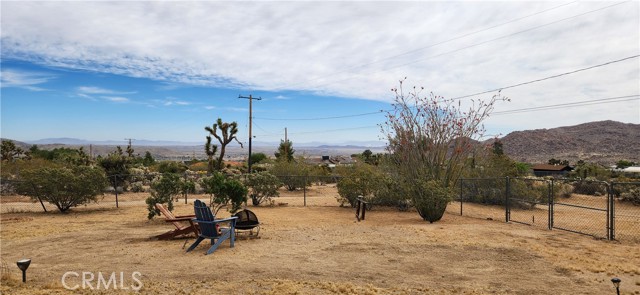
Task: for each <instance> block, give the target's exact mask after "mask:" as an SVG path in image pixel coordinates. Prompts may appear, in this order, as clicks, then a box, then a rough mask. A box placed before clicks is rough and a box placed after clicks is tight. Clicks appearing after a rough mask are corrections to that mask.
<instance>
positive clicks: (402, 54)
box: [280, 1, 578, 88]
mask: <svg viewBox="0 0 640 295" xmlns="http://www.w3.org/2000/svg"><path fill="white" fill-rule="evenodd" d="M576 2H578V1H572V2H569V3H565V4H562V5H558V6H554V7H552V8H549V9H545V10H542V11H538V12H536V13H533V14H529V15H525V16H522V17H518V18H515V19H512V20H509V21H506V22H503V23H500V24H497V25H493V26H489V27H486V28H483V29H480V30H476V31H473V32H470V33H466V34H463V35H458V36H456V37H453V38H451V39H447V40H444V41H441V42H438V43H434V44H430V45H427V46H423V47H419V48H416V49H412V50H409V51H405V52H402V53H399V54H396V55H392V56H388V57H383V58H380V59H377V60H374V61H371V62H368V63H364V64H361V65H355V66H351V67H348V68H346V69H343V70H340V71H337V72H334V73H332V74H330V75H325V76H320V77H316V78H313V79H310V80H307V81H305V82H301V83H296V84H293V85H290V86H289V87H292V86H296V85H302V84H305V83H308V82H311V81H316V80H319V79H322V78H326V77H332V76H335V75H337V74H341V73H344V72H348V71H350V70H353V69H357V68H363V67H366V66H370V65H373V64H377V63H380V62H382V61H385V60H390V59H394V58H397V57H400V56H404V55H408V54H411V53H415V52H419V51H422V50H425V49H429V48H432V47H435V46H438V45H442V44H445V43H449V42H451V41H455V40H458V39H462V38H464V37H468V36H471V35H475V34H478V33H482V32H485V31H488V30H491V29H495V28H497V27H501V26H504V25H507V24H510V23H514V22H517V21H520V20H523V19H525V18H529V17H532V16H536V15H539V14H542V13H545V12H548V11H551V10H555V9H558V8H560V7H564V6H567V5H570V4H573V3H576ZM280 88H283V87H280Z"/></svg>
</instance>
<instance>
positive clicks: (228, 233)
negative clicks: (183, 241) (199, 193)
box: [187, 200, 238, 255]
mask: <svg viewBox="0 0 640 295" xmlns="http://www.w3.org/2000/svg"><path fill="white" fill-rule="evenodd" d="M193 208H194V210H195V213H196V218H194V219H193V221H194V222H197V223H198V225H199V226H200V234H199V235H198V239H197V240H196V241H195V242H194V243H193V245H191V247H189V249H187V252H190V251H191V250H193V249H195V248H196V247H197V246H198V244H200V242H202V241H203V240H204V239H210V240H211V247H210V248H209V250H208V251H207V254H206V255H209V254H211V253H213V251H215V250H216V249H218V247H219V246H220V244H222V242H224V241H225V240H227V239H228V240H229V242H230V243H231V248H233V246H234V242H235V239H236V235H235V227H236V220H237V219H238V217H235V216H234V217H229V218H225V219H215V216H214V215H213V213H211V209H209V207H208V206H207V205H206V204H205V203H204V202H202V201H200V200H196V201H195V202H194V203H193ZM220 223H229V225H230V227H228V228H223V227H220V228H218V226H217V225H218V224H220Z"/></svg>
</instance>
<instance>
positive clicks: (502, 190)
mask: <svg viewBox="0 0 640 295" xmlns="http://www.w3.org/2000/svg"><path fill="white" fill-rule="evenodd" d="M461 193H462V196H463V197H462V199H463V202H472V203H479V204H486V205H504V204H505V195H506V183H505V179H504V178H489V179H478V180H463V184H462V192H461Z"/></svg>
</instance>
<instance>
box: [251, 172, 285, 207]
mask: <svg viewBox="0 0 640 295" xmlns="http://www.w3.org/2000/svg"><path fill="white" fill-rule="evenodd" d="M246 184H247V186H248V187H249V188H250V189H251V192H250V193H249V196H250V197H251V202H252V204H253V205H254V206H259V205H260V204H261V203H263V202H268V203H273V198H275V197H279V196H280V193H279V192H278V189H279V188H280V187H281V186H282V182H281V181H280V179H278V177H276V176H275V175H273V174H271V173H269V172H266V171H265V172H259V173H254V174H250V175H248V176H247V181H246Z"/></svg>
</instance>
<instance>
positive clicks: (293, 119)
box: [256, 55, 640, 121]
mask: <svg viewBox="0 0 640 295" xmlns="http://www.w3.org/2000/svg"><path fill="white" fill-rule="evenodd" d="M639 56H640V55H634V56H629V57H625V58H622V59H618V60H613V61H608V62H605V63H602V64H598V65H593V66H589V67H586V68H581V69H577V70H573V71H570V72H565V73H561V74H557V75H553V76H548V77H544V78H540V79H536V80H531V81H527V82H522V83H518V84H515V85H510V86H505V87H501V88H496V89H492V90H487V91H483V92H478V93H474V94H468V95H464V96H458V97H454V98H452V100H458V99H462V98H467V97H471V96H476V95H480V94H486V93H491V92H496V91H499V90H504V89H510V88H515V87H519V86H523V85H528V84H533V83H536V82H541V81H545V80H550V79H554V78H559V77H562V76H567V75H570V74H575V73H579V72H583V71H587V70H591V69H595V68H599V67H603V66H606V65H610V64H614V63H618V62H623V61H626V60H630V59H634V58H637V57H639ZM391 110H392V109H386V110H380V111H377V112H368V113H359V114H352V115H343V116H332V117H316V118H256V119H260V120H271V121H317V120H331V119H343V118H352V117H361V116H368V115H375V114H380V113H384V112H388V111H391Z"/></svg>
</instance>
